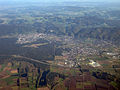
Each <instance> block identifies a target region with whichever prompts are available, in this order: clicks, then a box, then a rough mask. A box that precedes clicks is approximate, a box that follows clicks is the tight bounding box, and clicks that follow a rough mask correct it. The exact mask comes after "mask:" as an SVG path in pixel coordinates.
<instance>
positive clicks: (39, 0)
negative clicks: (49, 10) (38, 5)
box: [0, 0, 120, 2]
mask: <svg viewBox="0 0 120 90" xmlns="http://www.w3.org/2000/svg"><path fill="white" fill-rule="evenodd" d="M0 2H120V0H0Z"/></svg>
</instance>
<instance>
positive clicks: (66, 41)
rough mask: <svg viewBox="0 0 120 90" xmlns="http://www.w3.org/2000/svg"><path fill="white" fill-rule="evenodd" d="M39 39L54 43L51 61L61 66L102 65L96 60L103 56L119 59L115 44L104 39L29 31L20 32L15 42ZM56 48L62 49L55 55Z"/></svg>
mask: <svg viewBox="0 0 120 90" xmlns="http://www.w3.org/2000/svg"><path fill="white" fill-rule="evenodd" d="M39 39H43V40H46V41H48V42H49V43H54V44H53V45H54V57H55V58H54V62H53V63H54V64H55V65H59V66H63V67H70V68H71V67H78V66H79V65H81V63H82V64H84V65H89V66H91V67H102V65H101V64H100V63H99V62H98V60H99V59H102V58H103V57H104V58H103V59H105V58H106V59H111V58H113V59H120V53H119V50H117V48H116V46H114V45H112V44H111V43H108V42H106V41H102V40H99V41H98V40H92V39H89V38H88V39H86V40H75V39H74V38H73V37H70V36H56V35H54V34H45V33H30V34H20V35H19V36H18V40H17V42H16V44H21V45H22V44H23V45H25V44H28V43H32V42H35V41H37V40H39ZM37 45H38V44H37ZM40 45H44V44H40ZM105 47H106V48H105ZM57 49H62V53H61V55H56V50H57ZM83 62H85V63H83Z"/></svg>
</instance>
